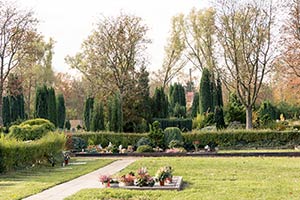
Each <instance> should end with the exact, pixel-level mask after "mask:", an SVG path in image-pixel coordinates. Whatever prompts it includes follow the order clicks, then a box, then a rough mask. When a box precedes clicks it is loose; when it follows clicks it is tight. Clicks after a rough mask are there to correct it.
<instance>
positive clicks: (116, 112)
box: [110, 93, 123, 132]
mask: <svg viewBox="0 0 300 200" xmlns="http://www.w3.org/2000/svg"><path fill="white" fill-rule="evenodd" d="M110 124H111V128H112V130H111V131H114V132H122V131H123V112H122V104H121V100H120V94H119V93H117V94H115V96H114V98H113V103H112V113H111V121H110Z"/></svg>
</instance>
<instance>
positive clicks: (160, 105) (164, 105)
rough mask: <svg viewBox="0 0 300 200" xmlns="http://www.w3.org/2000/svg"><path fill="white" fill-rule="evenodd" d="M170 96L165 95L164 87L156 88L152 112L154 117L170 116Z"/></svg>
mask: <svg viewBox="0 0 300 200" xmlns="http://www.w3.org/2000/svg"><path fill="white" fill-rule="evenodd" d="M168 104H169V103H168V97H167V96H166V95H165V92H164V89H163V88H162V87H160V88H155V92H154V96H153V106H152V110H153V112H152V114H153V117H154V118H167V117H168Z"/></svg>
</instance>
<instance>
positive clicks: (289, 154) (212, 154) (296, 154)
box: [74, 152, 300, 157]
mask: <svg viewBox="0 0 300 200" xmlns="http://www.w3.org/2000/svg"><path fill="white" fill-rule="evenodd" d="M74 156H76V157H185V156H191V157H258V156H261V157H300V152H249V153H247V152H240V153H238V152H237V153H217V152H188V153H166V152H154V153H117V154H112V153H83V152H79V153H74Z"/></svg>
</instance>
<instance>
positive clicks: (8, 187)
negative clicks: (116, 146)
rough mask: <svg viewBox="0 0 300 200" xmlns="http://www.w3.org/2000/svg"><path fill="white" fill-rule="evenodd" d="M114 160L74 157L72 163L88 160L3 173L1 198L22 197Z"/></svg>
mask: <svg viewBox="0 0 300 200" xmlns="http://www.w3.org/2000/svg"><path fill="white" fill-rule="evenodd" d="M112 161H113V160H112V159H87V158H81V159H80V158H72V159H71V161H70V162H72V163H79V162H86V164H84V165H68V166H66V167H45V166H43V167H35V168H31V169H26V170H20V171H16V172H10V173H7V174H2V175H0V199H1V200H6V199H7V200H13V199H22V198H23V197H26V196H29V195H32V194H35V193H39V192H41V191H42V190H45V189H47V188H49V187H52V186H54V185H57V184H59V183H63V182H66V181H68V180H71V179H74V178H76V177H78V176H81V175H83V174H86V173H89V172H91V171H94V170H96V169H98V168H100V167H103V166H105V165H107V164H109V163H111V162H112Z"/></svg>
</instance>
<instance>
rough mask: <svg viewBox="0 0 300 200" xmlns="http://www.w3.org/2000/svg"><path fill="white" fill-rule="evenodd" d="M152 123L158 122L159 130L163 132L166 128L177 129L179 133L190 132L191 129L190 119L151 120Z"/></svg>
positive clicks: (191, 122)
mask: <svg viewBox="0 0 300 200" xmlns="http://www.w3.org/2000/svg"><path fill="white" fill-rule="evenodd" d="M153 121H158V122H159V123H160V128H161V129H162V130H165V129H166V128H168V127H178V128H179V129H180V130H181V131H183V132H186V131H191V130H192V127H193V121H192V119H181V118H175V119H166V118H153Z"/></svg>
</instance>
